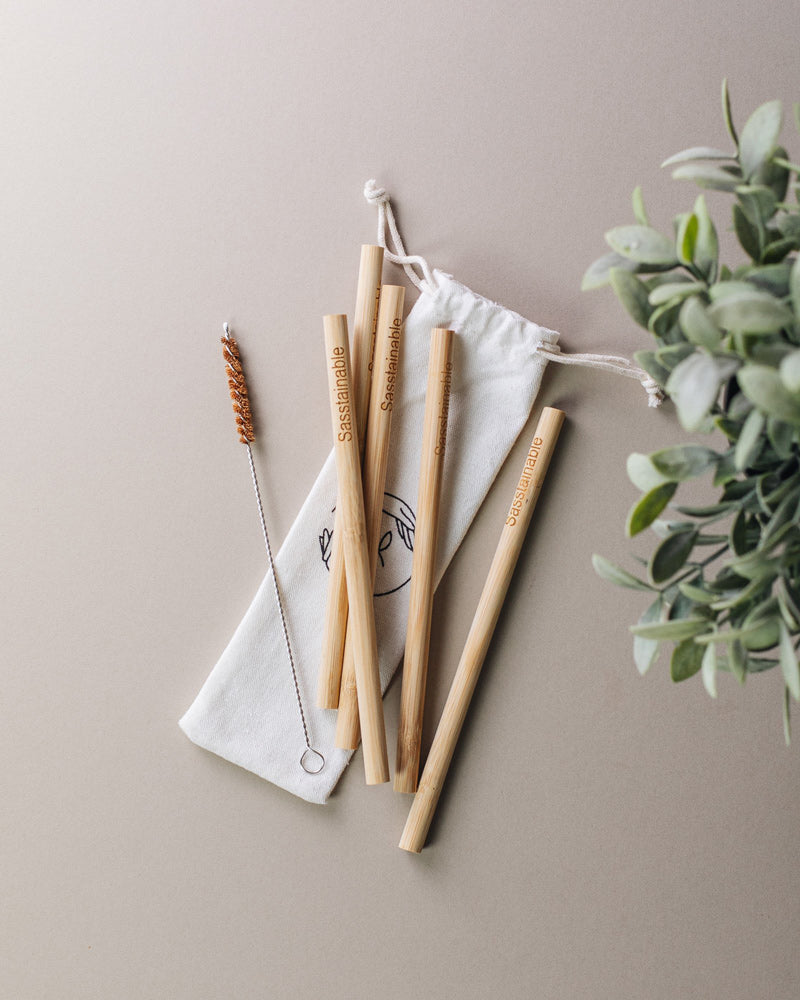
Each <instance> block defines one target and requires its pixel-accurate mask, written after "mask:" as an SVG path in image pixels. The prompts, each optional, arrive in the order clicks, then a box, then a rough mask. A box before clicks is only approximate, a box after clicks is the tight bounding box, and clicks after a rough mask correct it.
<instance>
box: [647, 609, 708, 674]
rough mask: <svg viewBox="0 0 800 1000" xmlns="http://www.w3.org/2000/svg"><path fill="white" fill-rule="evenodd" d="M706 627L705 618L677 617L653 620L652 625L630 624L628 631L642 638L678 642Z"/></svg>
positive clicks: (702, 630)
mask: <svg viewBox="0 0 800 1000" xmlns="http://www.w3.org/2000/svg"><path fill="white" fill-rule="evenodd" d="M707 628H708V621H707V620H706V619H705V618H679V619H678V620H677V621H669V622H653V624H652V625H649V624H648V625H631V626H630V631H631V632H633V634H634V635H640V636H642V638H643V639H669V640H671V641H672V642H678V641H679V640H681V639H687V638H688V637H689V636H694V635H698V634H699V633H700V632H704V631H705V630H706V629H707ZM698 669H699V667H698Z"/></svg>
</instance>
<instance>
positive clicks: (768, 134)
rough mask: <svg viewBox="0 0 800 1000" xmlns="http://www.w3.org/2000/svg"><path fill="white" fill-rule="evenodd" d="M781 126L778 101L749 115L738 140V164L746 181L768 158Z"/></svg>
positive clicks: (764, 105) (780, 107) (765, 105)
mask: <svg viewBox="0 0 800 1000" xmlns="http://www.w3.org/2000/svg"><path fill="white" fill-rule="evenodd" d="M782 125H783V107H782V105H781V102H780V101H768V102H767V103H766V104H762V105H761V107H760V108H756V110H755V111H754V112H753V113H752V115H750V117H749V118H748V119H747V122H746V123H745V126H744V128H743V129H742V135H741V138H740V139H739V162H740V163H741V165H742V171H743V172H744V175H745V177H747V178H748V179H749V178H750V177H752V176H753V174H755V172H756V171H757V170H758V168H759V167H760V166H761V165H762V164H763V163H764V162H765V161H766V160H767V159H768V158H769V156H770V154H771V153H772V151H773V150H774V149H775V147H776V146H777V144H778V136H779V135H780V131H781V126H782Z"/></svg>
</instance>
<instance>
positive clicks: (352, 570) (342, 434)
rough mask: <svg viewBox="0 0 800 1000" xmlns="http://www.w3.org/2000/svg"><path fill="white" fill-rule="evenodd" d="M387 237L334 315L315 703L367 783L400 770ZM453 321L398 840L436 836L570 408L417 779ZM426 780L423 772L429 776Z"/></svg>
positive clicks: (539, 458) (420, 564)
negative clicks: (386, 668)
mask: <svg viewBox="0 0 800 1000" xmlns="http://www.w3.org/2000/svg"><path fill="white" fill-rule="evenodd" d="M383 253H384V252H383V248H382V247H379V246H363V247H362V248H361V264H360V270H359V278H358V290H357V296H356V310H355V319H354V324H353V342H352V350H351V348H350V345H349V343H348V331H347V318H346V317H345V316H344V315H330V316H325V317H324V321H323V322H324V329H325V350H326V355H327V367H328V386H329V390H330V404H331V420H332V425H333V440H334V451H335V457H336V472H337V477H338V498H337V502H336V515H335V525H334V532H333V551H332V555H331V560H330V583H329V591H328V601H327V607H326V612H325V626H324V636H323V646H322V662H321V665H320V674H319V686H318V692H317V701H318V705H319V706H320V707H321V708H327V709H338V717H337V728H336V745H337V746H338V747H341V748H343V749H355V748H356V747H357V746H358V743H359V738H360V740H361V742H362V743H363V748H364V768H365V772H366V780H367V784H379V783H382V782H386V781H388V780H389V761H388V754H387V748H386V730H385V725H384V716H383V702H382V699H381V687H380V676H379V672H378V649H377V639H376V632H375V616H374V609H373V589H374V581H375V571H376V566H377V559H378V545H379V541H380V522H381V513H382V506H383V494H384V485H385V479H386V468H387V464H388V457H389V446H390V431H391V420H392V408H393V402H394V396H395V391H396V386H397V384H398V380H399V378H400V357H401V353H402V351H401V340H402V329H403V306H404V298H405V290H404V289H403V288H402V287H400V286H396V285H382V282H381V275H382V268H383ZM453 341H454V332H453V331H452V330H444V329H434V330H433V331H432V333H431V346H430V357H429V364H428V382H427V395H426V401H425V417H424V423H423V431H422V442H421V464H420V479H419V495H418V503H417V512H416V528H415V540H414V554H413V561H412V570H411V585H410V594H409V614H408V627H407V633H406V647H405V657H404V661H403V681H402V693H401V705H400V721H399V727H398V736H397V756H396V768H395V779H394V787H395V790H396V791H399V792H412V793H416V794H415V797H414V801H413V804H412V807H411V811H410V814H409V817H408V820H407V822H406V826H405V829H404V831H403V835H402V838H401V840H400V847H401V848H403V849H404V850H406V851H412V852H414V853H419V852H420V851H421V850H422V847H423V845H424V843H425V839H426V837H427V833H428V829H429V827H430V824H431V821H432V819H433V814H434V811H435V809H436V805H437V802H438V800H439V795H440V792H441V789H442V785H443V783H444V779H445V776H446V774H447V771H448V768H449V766H450V761H451V760H452V757H453V752H454V750H455V746H456V742H457V740H458V737H459V734H460V732H461V728H462V726H463V723H464V719H465V717H466V713H467V709H468V707H469V703H470V701H471V699H472V694H473V692H474V690H475V685H476V683H477V680H478V675H479V674H480V670H481V667H482V666H483V661H484V658H485V656H486V653H487V650H488V647H489V643H490V641H491V638H492V634H493V632H494V629H495V626H496V624H497V619H498V617H499V614H500V609H501V607H502V605H503V601H504V599H505V596H506V592H507V590H508V586H509V583H510V582H511V576H512V574H513V572H514V567H515V565H516V562H517V559H518V557H519V554H520V551H521V549H522V543H523V540H524V537H525V532H526V530H527V527H528V524H529V523H530V519H531V515H532V513H533V509H534V506H535V504H536V500H537V498H538V496H539V492H540V490H541V487H542V483H543V481H544V477H545V474H546V472H547V468H548V465H549V463H550V459H551V457H552V454H553V450H554V447H555V443H556V439H557V437H558V433H559V430H560V429H561V425H562V423H563V421H564V414H563V412H562V411H561V410H557V409H553V408H552V407H547V408H545V409H544V410H543V411H542V414H541V418H540V420H539V423H538V425H537V427H536V431H535V433H534V437H533V442H532V444H531V447H530V449H529V451H528V455H527V457H526V459H525V464H524V467H523V470H522V474H521V476H520V479H519V483H518V485H517V488H516V490H515V492H514V497H513V500H512V502H511V506H510V508H509V511H508V514H507V516H506V519H505V523H504V526H503V529H502V533H501V535H500V541H499V544H498V546H497V550H496V552H495V555H494V559H493V560H492V564H491V566H490V569H489V574H488V576H487V579H486V583H485V585H484V588H483V592H482V594H481V597H480V600H479V602H478V607H477V610H476V612H475V617H474V619H473V622H472V626H471V628H470V631H469V635H468V637H467V641H466V644H465V646H464V651H463V653H462V655H461V660H460V662H459V664H458V668H457V670H456V674H455V677H454V679H453V683H452V686H451V688H450V693H449V695H448V698H447V702H446V704H445V707H444V711H443V713H442V717H441V719H440V721H439V725H438V728H437V730H436V735H435V736H434V739H433V744H432V746H431V750H430V753H429V754H428V759H427V761H426V764H425V768H424V770H423V773H422V778H421V779H419V765H420V749H421V739H422V718H423V708H424V701H425V684H426V677H427V667H428V647H429V641H430V632H431V612H432V607H433V591H434V583H435V577H434V573H435V561H436V540H437V533H438V523H439V506H440V496H441V487H442V470H443V467H444V459H445V450H446V443H447V415H448V409H449V403H450V387H451V384H452V380H453ZM418 779H419V780H418Z"/></svg>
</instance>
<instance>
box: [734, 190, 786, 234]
mask: <svg viewBox="0 0 800 1000" xmlns="http://www.w3.org/2000/svg"><path fill="white" fill-rule="evenodd" d="M736 194H737V195H738V196H739V198H740V200H741V203H742V208H743V209H744V212H745V214H746V215H747V218H748V219H749V220H750V222H752V223H753V225H755V226H757V225H759V224H762V225H763V224H765V223H767V222H768V221H769V220H770V219H771V218H772V216H773V215H774V214H775V207H776V205H777V203H778V199H777V198H776V197H775V192H774V191H773V190H772V189H771V188H768V187H766V186H765V185H764V184H740V185H739V187H737V188H736Z"/></svg>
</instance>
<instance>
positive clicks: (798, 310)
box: [789, 256, 800, 320]
mask: <svg viewBox="0 0 800 1000" xmlns="http://www.w3.org/2000/svg"><path fill="white" fill-rule="evenodd" d="M789 291H790V294H791V296H792V306H793V308H794V314H795V316H796V317H797V319H799V320H800V256H798V257H795V259H794V264H792V270H791V273H790V275H789Z"/></svg>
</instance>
